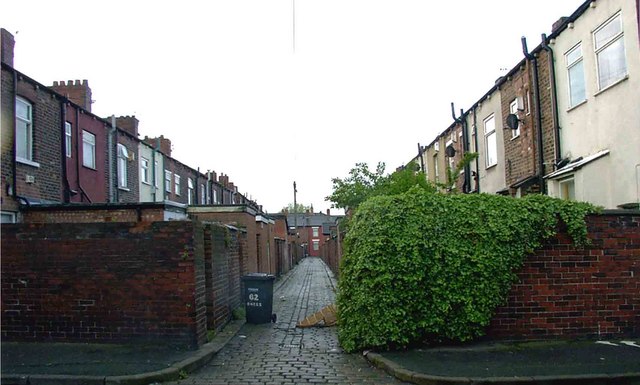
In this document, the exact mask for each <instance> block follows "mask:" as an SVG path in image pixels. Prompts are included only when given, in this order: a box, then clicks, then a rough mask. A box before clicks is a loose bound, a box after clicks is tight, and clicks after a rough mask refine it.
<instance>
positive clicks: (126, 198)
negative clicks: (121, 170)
mask: <svg viewBox="0 0 640 385" xmlns="http://www.w3.org/2000/svg"><path fill="white" fill-rule="evenodd" d="M138 142H139V140H138V139H137V138H136V137H133V136H131V135H130V134H128V133H125V132H124V131H122V130H119V131H118V144H121V145H124V146H125V147H126V148H127V151H128V153H129V154H133V155H131V159H129V160H127V187H126V188H122V187H117V195H118V202H131V203H134V202H138V201H140V194H139V190H140V184H139V181H140V179H139V176H138V174H139V171H140V169H139V167H138V163H139V159H138V157H139V156H140V154H139V153H138ZM113 151H114V156H113V162H114V171H115V173H114V178H116V182H115V186H119V184H118V182H117V180H118V178H119V176H118V171H117V170H118V166H117V164H118V149H117V146H114V148H113Z"/></svg>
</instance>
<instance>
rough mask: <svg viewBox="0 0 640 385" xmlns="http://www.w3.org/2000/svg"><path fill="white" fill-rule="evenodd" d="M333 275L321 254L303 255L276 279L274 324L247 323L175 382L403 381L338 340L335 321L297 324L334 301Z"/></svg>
mask: <svg viewBox="0 0 640 385" xmlns="http://www.w3.org/2000/svg"><path fill="white" fill-rule="evenodd" d="M334 286H335V279H334V278H333V274H332V273H331V272H330V270H329V269H328V268H327V267H326V265H325V264H324V262H322V260H320V259H319V258H305V259H303V260H302V261H301V262H300V264H299V265H298V266H296V267H295V269H293V270H292V271H291V272H289V273H288V274H287V275H285V276H284V277H282V278H281V279H280V280H279V281H278V282H276V284H275V288H274V296H273V300H274V303H273V306H274V312H275V313H276V314H277V315H278V321H277V322H276V323H275V324H263V325H249V324H246V325H244V326H243V327H242V329H241V330H240V332H239V333H238V334H237V335H236V336H235V337H234V338H233V339H232V340H231V342H230V343H229V344H227V345H226V346H225V347H224V348H223V349H222V351H220V353H218V355H217V356H216V357H214V359H213V360H212V361H211V362H210V363H209V364H208V365H207V366H205V367H204V368H202V369H200V371H198V372H196V373H191V374H190V375H189V377H188V378H187V379H185V380H182V381H177V382H173V383H172V384H181V385H186V384H198V385H204V384H208V385H217V384H225V385H226V384H230V385H231V384H233V385H242V384H252V385H258V384H263V385H276V384H307V383H320V384H400V383H401V382H399V381H398V380H396V379H394V378H392V377H390V376H388V375H387V374H386V373H384V372H383V371H381V370H379V369H376V368H373V367H371V366H370V365H369V364H368V362H367V361H366V360H365V359H364V358H363V357H362V356H361V355H359V354H346V353H344V352H343V351H342V350H341V349H340V347H339V346H338V337H337V329H336V327H326V328H306V329H299V328H296V323H297V322H298V321H299V320H302V319H304V318H305V317H306V316H308V315H311V314H313V313H315V312H316V311H318V310H320V309H321V308H323V307H324V306H327V305H330V304H332V303H334V301H335V293H334Z"/></svg>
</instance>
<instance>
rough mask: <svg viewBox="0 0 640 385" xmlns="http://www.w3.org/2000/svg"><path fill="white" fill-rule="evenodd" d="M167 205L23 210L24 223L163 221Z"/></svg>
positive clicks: (38, 207) (93, 206)
mask: <svg viewBox="0 0 640 385" xmlns="http://www.w3.org/2000/svg"><path fill="white" fill-rule="evenodd" d="M164 215H165V205H164V204H162V203H160V204H135V205H116V204H111V205H90V206H86V205H59V206H56V207H51V206H32V207H24V208H23V209H22V216H23V222H24V223H95V222H156V221H163V220H164Z"/></svg>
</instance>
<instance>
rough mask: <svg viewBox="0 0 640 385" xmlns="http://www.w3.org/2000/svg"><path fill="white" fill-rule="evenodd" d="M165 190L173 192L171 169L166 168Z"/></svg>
mask: <svg viewBox="0 0 640 385" xmlns="http://www.w3.org/2000/svg"><path fill="white" fill-rule="evenodd" d="M164 191H166V192H168V193H170V192H171V171H169V170H164Z"/></svg>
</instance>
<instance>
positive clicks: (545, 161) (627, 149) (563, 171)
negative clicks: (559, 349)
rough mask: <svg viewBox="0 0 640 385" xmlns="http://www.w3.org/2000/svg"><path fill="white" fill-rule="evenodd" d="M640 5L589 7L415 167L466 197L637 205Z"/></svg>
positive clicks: (566, 21)
mask: <svg viewBox="0 0 640 385" xmlns="http://www.w3.org/2000/svg"><path fill="white" fill-rule="evenodd" d="M639 8H640V6H639V5H638V1H635V0H594V1H585V2H584V3H583V4H582V5H581V6H580V7H579V8H578V9H577V10H576V11H575V12H574V13H573V14H572V15H570V16H568V17H561V18H560V19H559V20H558V21H557V22H556V23H554V24H553V26H552V30H551V33H550V34H549V35H548V36H547V35H546V34H542V35H541V41H540V42H539V44H538V45H537V46H535V47H534V48H533V49H531V50H529V48H528V47H529V44H528V42H527V41H526V40H525V39H524V38H523V39H522V51H523V52H522V55H523V58H522V60H521V61H520V62H519V63H517V64H516V65H515V66H514V67H513V68H512V69H511V70H510V71H509V72H508V73H506V74H505V75H503V76H501V77H500V78H498V80H497V81H496V82H495V84H494V85H493V86H492V87H491V88H490V89H489V91H487V92H486V93H485V94H484V95H483V96H482V97H481V98H480V99H479V100H478V101H477V102H476V103H474V104H473V106H471V107H470V108H469V109H467V110H466V111H461V112H460V114H459V116H457V114H456V112H455V111H453V110H452V112H453V118H454V122H453V123H452V124H451V126H449V127H448V128H446V129H445V130H444V131H442V133H440V134H439V135H438V136H437V137H436V138H435V139H434V140H433V141H431V142H430V144H429V145H427V146H424V147H419V151H418V156H416V157H414V158H413V159H412V160H414V161H416V163H418V164H420V165H422V168H423V169H424V170H425V172H426V174H427V178H428V179H429V180H431V181H433V182H437V183H445V184H446V183H449V182H448V180H447V171H446V170H447V169H452V168H455V167H456V165H457V164H458V162H459V161H460V160H461V159H462V155H463V154H464V153H466V152H469V151H470V152H477V153H478V158H477V160H476V161H474V162H471V164H470V165H468V167H466V168H465V169H463V170H461V171H460V175H459V176H458V186H448V187H457V188H458V190H459V191H462V192H484V193H491V194H509V195H512V196H522V195H525V194H529V193H544V194H548V195H551V196H555V197H559V198H564V199H571V200H580V201H588V202H591V203H594V204H596V205H599V206H602V207H605V208H610V209H615V208H638V204H639V202H640V151H639V149H640V123H638V122H640V110H639V109H638V107H637V106H638V100H640V28H639V24H640V23H639V21H638V20H639V16H638V15H639V14H640V11H639Z"/></svg>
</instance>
